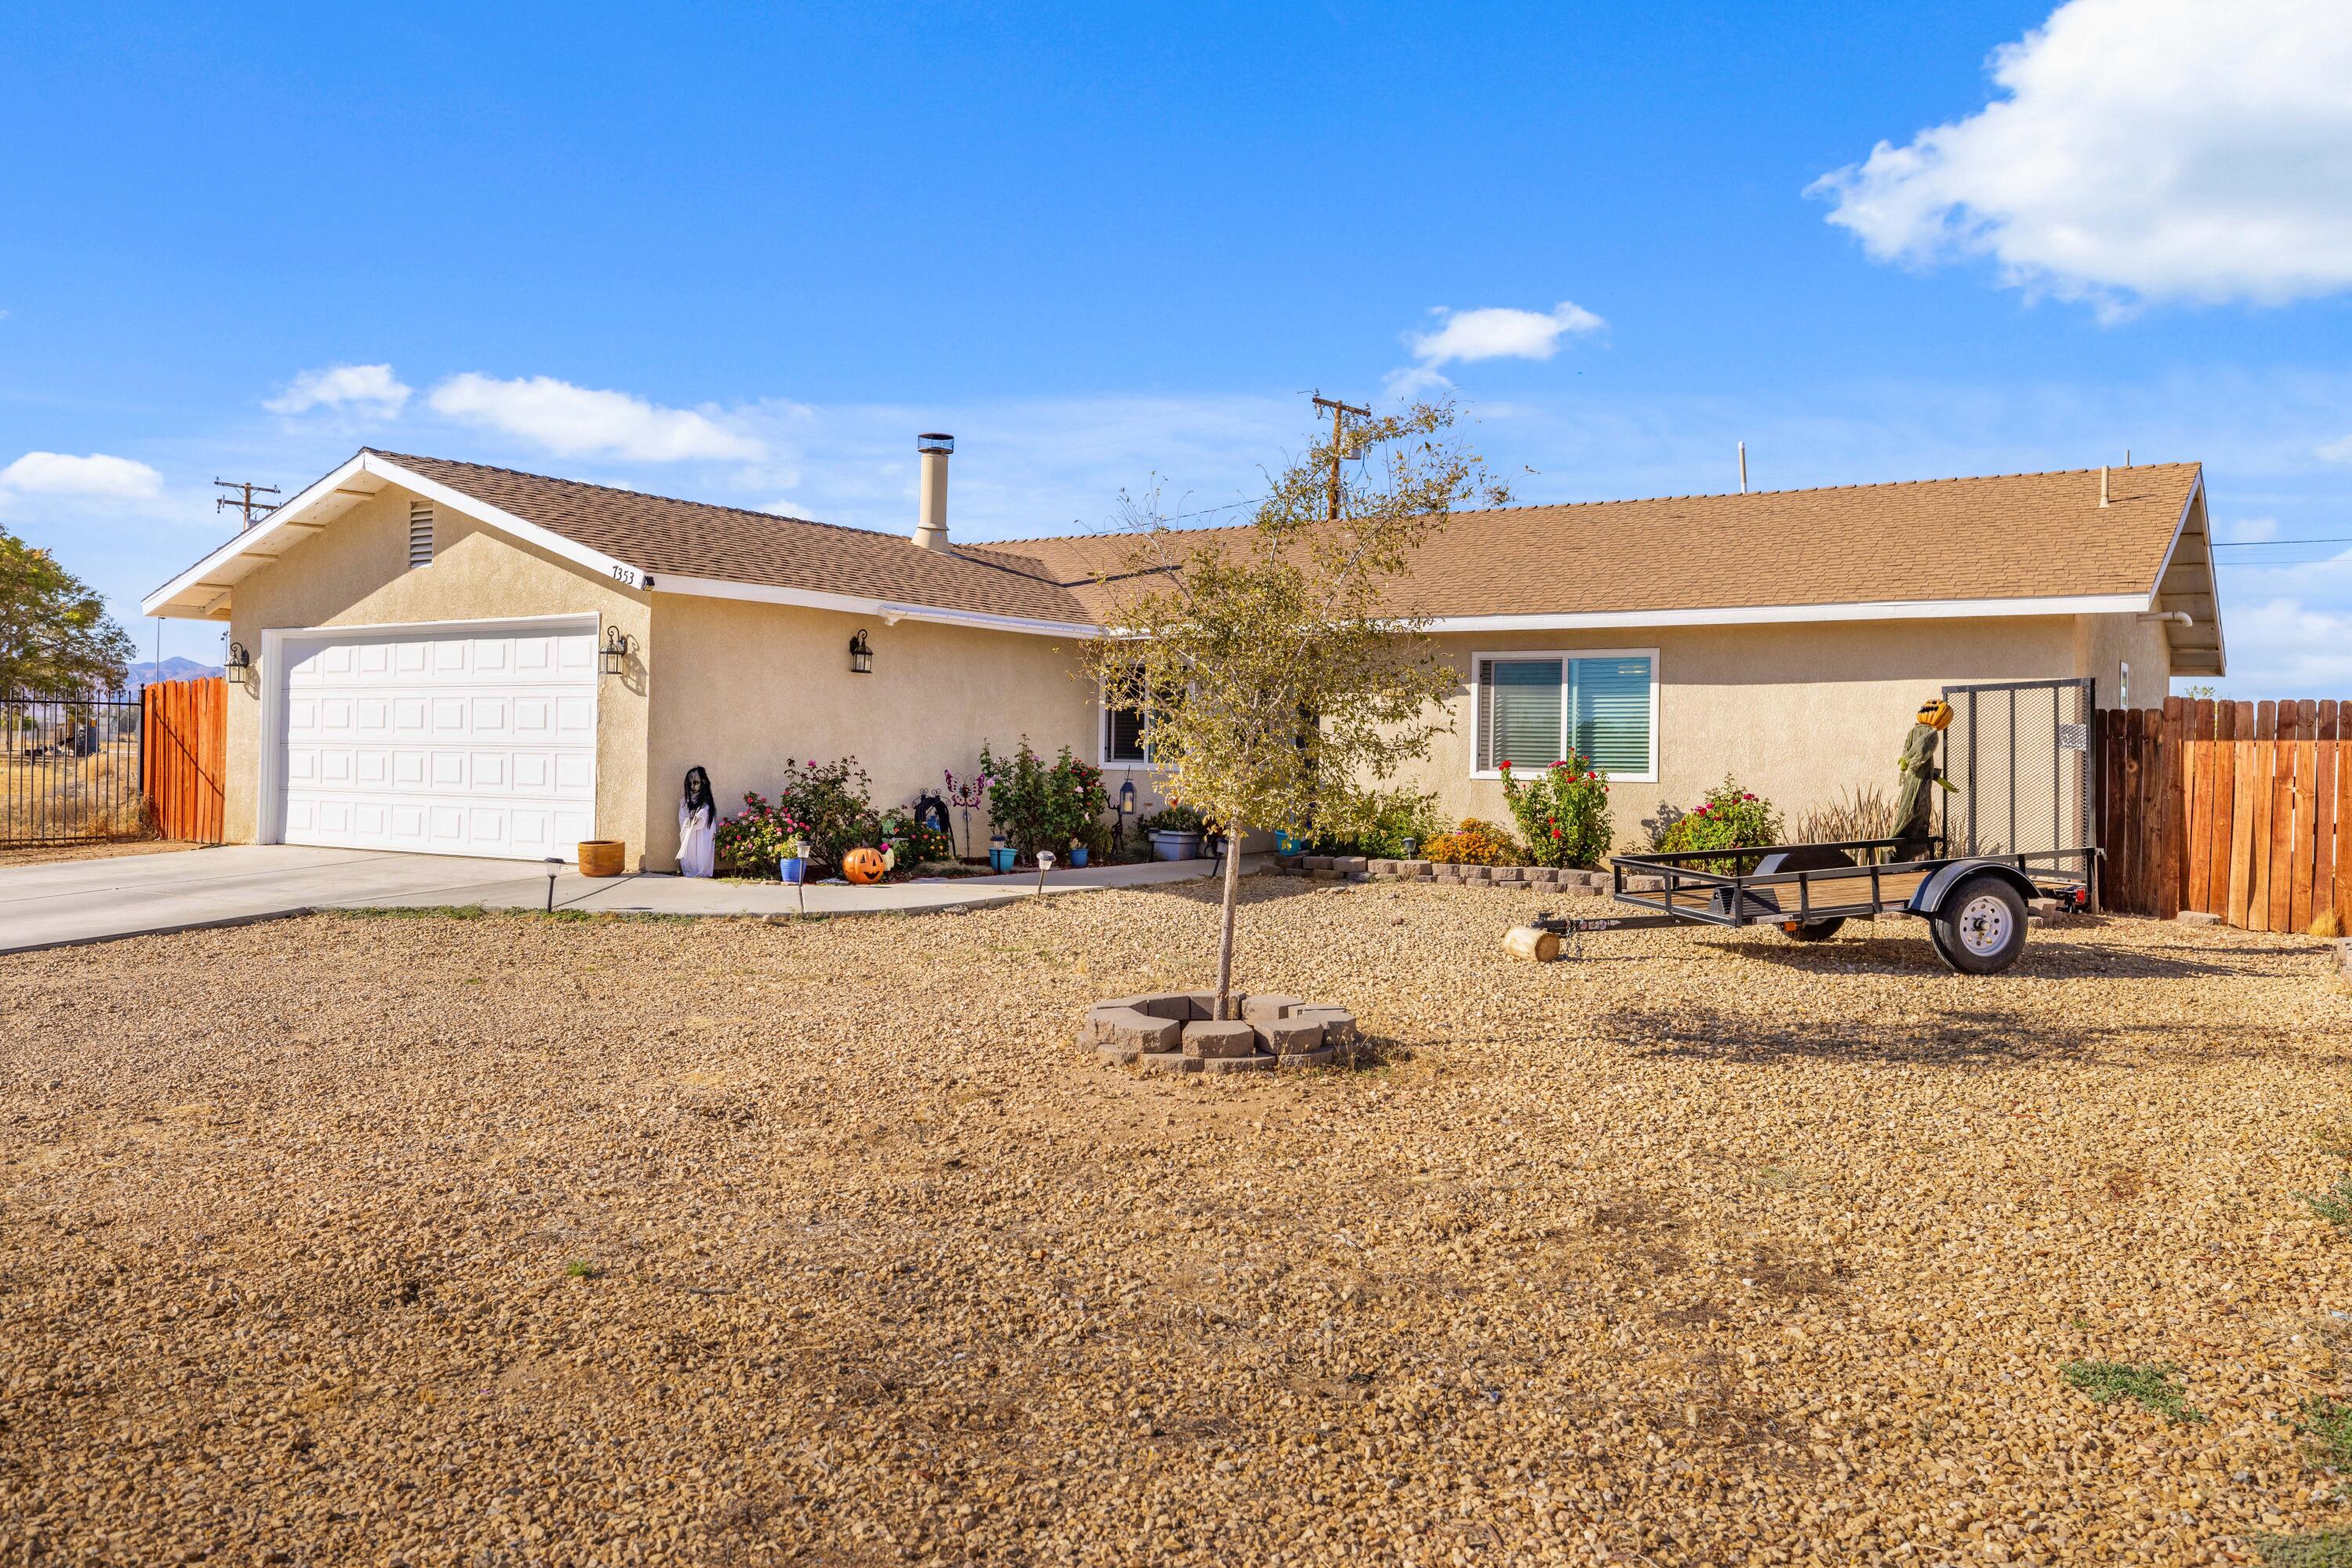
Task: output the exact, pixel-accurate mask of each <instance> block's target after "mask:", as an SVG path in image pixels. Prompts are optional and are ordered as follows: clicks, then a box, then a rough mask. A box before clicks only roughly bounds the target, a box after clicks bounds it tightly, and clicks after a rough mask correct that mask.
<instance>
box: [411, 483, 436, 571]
mask: <svg viewBox="0 0 2352 1568" xmlns="http://www.w3.org/2000/svg"><path fill="white" fill-rule="evenodd" d="M408 564H409V566H410V568H411V569H412V570H414V569H415V568H416V567H419V566H430V565H432V564H433V503H432V502H431V501H423V500H413V501H410V502H409V503H408Z"/></svg>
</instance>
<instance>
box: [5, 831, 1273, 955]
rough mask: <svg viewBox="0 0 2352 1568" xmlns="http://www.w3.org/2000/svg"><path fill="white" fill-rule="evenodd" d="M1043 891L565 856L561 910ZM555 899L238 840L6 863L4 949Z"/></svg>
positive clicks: (1249, 865) (1111, 870)
mask: <svg viewBox="0 0 2352 1568" xmlns="http://www.w3.org/2000/svg"><path fill="white" fill-rule="evenodd" d="M1258 859H1259V858H1258V857H1255V856H1250V857H1245V858H1244V860H1243V863H1242V868H1243V869H1244V871H1249V870H1255V869H1256V868H1257V866H1256V865H1255V862H1256V861H1257V860H1258ZM1212 867H1213V862H1212V861H1208V860H1185V861H1178V862H1174V863H1171V864H1165V865H1146V866H1090V867H1088V868H1086V869H1085V870H1083V871H1070V870H1057V871H1055V872H1053V873H1051V874H1050V875H1048V876H1047V877H1046V879H1045V889H1044V890H1045V892H1047V893H1074V892H1083V891H1085V890H1087V889H1091V888H1136V887H1152V886H1157V885H1160V884H1164V883H1170V882H1185V881H1192V880H1195V879H1200V878H1204V877H1206V876H1208V875H1209V872H1210V870H1211V868H1212ZM1037 892H1038V881H1037V874H1036V873H1035V872H1034V871H1032V872H1030V873H1028V874H1027V875H1025V876H1018V875H1016V876H1010V877H964V878H959V879H953V880H948V881H939V882H897V883H892V884H890V885H888V886H887V887H877V888H852V887H846V886H843V887H827V886H812V887H809V888H806V889H793V888H787V887H784V886H782V884H780V883H775V882H723V881H719V880H715V879H688V878H684V877H664V876H651V875H637V876H628V877H612V878H593V879H592V878H586V877H583V876H581V875H580V874H579V872H578V871H577V870H575V869H573V868H571V867H569V866H567V867H565V868H563V869H562V871H560V872H559V873H557V875H556V879H555V889H554V901H555V907H556V908H557V909H559V910H564V909H569V910H589V911H592V912H594V913H599V914H631V913H641V914H672V915H792V914H799V913H801V912H803V908H805V910H806V912H807V913H809V914H813V915H817V914H824V915H848V914H884V913H898V914H923V913H929V912H934V911H938V910H950V909H954V910H965V909H984V908H987V907H989V906H990V905H993V904H1003V903H1010V902H1012V901H1013V900H1016V899H1026V898H1034V897H1035V896H1036V895H1037ZM803 894H805V899H806V902H805V905H803ZM547 901H548V885H547V874H546V872H545V871H543V870H541V869H540V868H539V867H538V866H537V865H535V864H534V863H533V862H530V861H528V860H477V859H466V858H458V857H456V856H445V855H393V854H384V853H380V852H377V851H373V850H365V849H313V848H309V847H303V846H300V845H291V844H235V845H227V846H224V847H219V848H214V849H190V850H186V851H184V852H181V853H177V854H169V855H131V856H121V857H118V858H112V859H102V860H59V861H52V862H50V863H48V864H46V865H36V866H14V867H7V868H0V952H31V951H34V950H36V949H39V948H46V947H67V946H71V945H74V944H77V943H80V942H108V941H111V940H113V939H114V938H117V937H126V936H152V935H158V934H162V933H165V932H170V931H194V930H198V929H202V928H204V927H208V926H225V925H242V924H245V923H247V922H248V921H261V920H272V919H276V918H278V917H279V916H281V915H295V914H307V913H309V912H310V911H311V910H321V909H381V908H398V909H430V908H434V907H436V906H439V905H444V904H450V905H462V904H479V905H481V906H482V907H483V908H485V909H493V910H536V909H541V908H544V907H545V906H546V904H547Z"/></svg>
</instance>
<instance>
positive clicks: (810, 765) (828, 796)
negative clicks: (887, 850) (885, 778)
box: [776, 757, 881, 869]
mask: <svg viewBox="0 0 2352 1568" xmlns="http://www.w3.org/2000/svg"><path fill="white" fill-rule="evenodd" d="M866 787H867V786H866V770H865V769H864V768H861V767H859V766H858V765H857V759H856V758H855V757H843V758H841V759H840V760H839V761H837V762H831V763H819V762H806V763H803V762H795V761H794V760H793V759H792V758H790V757H787V758H785V759H784V782H783V784H782V787H781V788H780V789H778V790H777V792H776V809H777V810H778V811H780V812H782V814H783V815H785V816H789V817H791V818H793V820H794V821H796V822H798V823H799V824H800V825H801V828H800V831H801V833H802V834H803V837H806V838H807V840H808V847H809V858H810V859H812V860H814V861H817V862H818V863H819V864H821V865H823V866H824V867H826V868H832V869H838V868H840V865H841V858H842V857H843V856H845V855H846V854H848V853H849V852H850V851H851V850H853V849H856V848H857V847H860V846H861V845H871V844H873V843H875V842H876V841H877V839H878V838H879V837H881V834H880V829H879V824H878V823H877V821H876V820H875V816H874V803H873V800H872V799H871V797H870V796H869V795H867V793H866Z"/></svg>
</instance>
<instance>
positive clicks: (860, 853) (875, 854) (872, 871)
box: [841, 849, 888, 888]
mask: <svg viewBox="0 0 2352 1568" xmlns="http://www.w3.org/2000/svg"><path fill="white" fill-rule="evenodd" d="M887 869H888V866H887V863H886V862H885V861H884V860H883V858H882V851H880V850H879V849H853V850H851V851H850V852H849V853H848V854H846V855H845V856H843V857H842V858H841V874H842V875H843V876H845V877H846V878H848V879H850V880H851V881H853V882H855V883H856V884H857V885H858V886H859V887H861V888H862V887H865V886H866V884H867V883H869V882H878V881H880V880H881V879H882V873H883V872H884V871H885V870H887Z"/></svg>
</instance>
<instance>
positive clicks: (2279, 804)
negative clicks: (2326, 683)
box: [2263, 702, 2295, 931]
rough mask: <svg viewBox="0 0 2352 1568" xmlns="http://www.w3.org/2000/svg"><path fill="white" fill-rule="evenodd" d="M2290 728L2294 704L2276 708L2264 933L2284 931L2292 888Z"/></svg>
mask: <svg viewBox="0 0 2352 1568" xmlns="http://www.w3.org/2000/svg"><path fill="white" fill-rule="evenodd" d="M2294 727H2295V705H2294V703H2293V702H2282V703H2280V704H2279V705H2278V731H2277V733H2276V736H2275V738H2274V739H2273V742H2272V745H2271V775H2270V777H2271V863H2270V871H2269V874H2268V875H2267V876H2266V877H2265V878H2264V879H2263V883H2264V886H2265V888H2266V889H2268V891H2269V893H2270V906H2271V910H2270V924H2269V925H2268V926H2266V927H2264V928H2263V929H2264V930H2266V931H2285V930H2287V929H2288V927H2287V923H2286V920H2287V910H2288V906H2289V903H2290V901H2291V897H2292V893H2293V890H2294V860H2293V855H2294Z"/></svg>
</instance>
